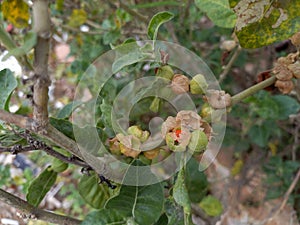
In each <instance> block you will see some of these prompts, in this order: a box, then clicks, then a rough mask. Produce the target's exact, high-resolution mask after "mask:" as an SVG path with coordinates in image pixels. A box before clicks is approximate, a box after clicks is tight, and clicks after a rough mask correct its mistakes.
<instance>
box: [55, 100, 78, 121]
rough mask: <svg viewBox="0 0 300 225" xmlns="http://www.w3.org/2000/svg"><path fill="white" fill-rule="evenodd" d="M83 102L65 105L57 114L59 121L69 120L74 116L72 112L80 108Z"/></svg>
mask: <svg viewBox="0 0 300 225" xmlns="http://www.w3.org/2000/svg"><path fill="white" fill-rule="evenodd" d="M81 104H82V102H80V101H74V102H70V103H69V104H67V105H65V106H64V107H63V108H62V109H61V110H60V111H59V112H58V114H57V118H58V119H66V118H69V117H70V116H71V114H72V112H73V111H74V110H75V109H76V108H78V107H79V106H80V105H81Z"/></svg>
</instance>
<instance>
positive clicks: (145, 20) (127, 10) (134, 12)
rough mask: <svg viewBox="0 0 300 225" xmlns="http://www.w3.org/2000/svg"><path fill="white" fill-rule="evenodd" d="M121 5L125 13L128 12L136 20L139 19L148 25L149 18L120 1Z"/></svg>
mask: <svg viewBox="0 0 300 225" xmlns="http://www.w3.org/2000/svg"><path fill="white" fill-rule="evenodd" d="M119 5H120V7H121V8H122V9H124V11H126V12H127V13H129V14H130V15H132V16H133V17H134V18H137V19H139V20H141V21H143V22H144V23H148V18H147V17H146V16H143V15H142V14H140V13H138V12H137V11H135V10H133V9H131V8H129V7H128V6H127V5H126V4H124V3H123V2H122V1H119Z"/></svg>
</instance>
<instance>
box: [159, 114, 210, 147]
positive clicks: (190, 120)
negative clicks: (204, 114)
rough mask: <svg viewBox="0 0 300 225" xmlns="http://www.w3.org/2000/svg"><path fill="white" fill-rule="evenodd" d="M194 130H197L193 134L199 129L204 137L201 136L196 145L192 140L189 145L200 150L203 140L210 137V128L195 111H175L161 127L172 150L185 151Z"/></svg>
mask: <svg viewBox="0 0 300 225" xmlns="http://www.w3.org/2000/svg"><path fill="white" fill-rule="evenodd" d="M195 131H197V132H196V133H195V135H196V134H197V133H198V131H201V132H202V133H203V134H204V136H205V138H201V143H200V144H199V145H198V146H197V144H195V143H194V142H193V144H191V146H192V145H195V146H196V147H197V148H198V149H200V147H201V150H202V149H203V146H204V145H205V140H206V139H207V140H209V139H210V135H211V133H212V129H211V127H210V125H209V124H208V123H207V122H205V121H204V120H202V118H201V117H200V116H199V115H198V114H197V113H196V112H194V111H191V110H182V111H180V112H178V113H177V116H176V117H172V116H169V117H168V118H167V119H166V121H165V122H164V123H163V124H162V129H161V132H162V136H163V138H164V139H165V140H166V143H167V146H168V147H169V148H170V150H172V151H185V150H186V149H187V146H188V145H189V144H190V143H191V137H192V135H193V132H195ZM202 133H201V135H202ZM194 140H195V137H194ZM206 144H207V143H206ZM205 146H206V145H205Z"/></svg>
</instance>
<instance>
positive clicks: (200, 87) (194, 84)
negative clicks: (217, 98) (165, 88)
mask: <svg viewBox="0 0 300 225" xmlns="http://www.w3.org/2000/svg"><path fill="white" fill-rule="evenodd" d="M207 87H208V84H207V82H206V80H205V77H204V76H203V75H202V74H197V75H195V76H194V77H193V79H192V80H191V81H190V91H191V93H192V94H205V92H206V90H207Z"/></svg>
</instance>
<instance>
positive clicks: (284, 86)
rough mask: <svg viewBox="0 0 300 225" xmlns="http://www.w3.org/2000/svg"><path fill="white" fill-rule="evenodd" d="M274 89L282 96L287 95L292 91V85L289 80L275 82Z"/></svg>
mask: <svg viewBox="0 0 300 225" xmlns="http://www.w3.org/2000/svg"><path fill="white" fill-rule="evenodd" d="M275 87H277V88H278V89H279V91H280V92H281V93H282V94H288V93H290V92H291V91H292V90H293V89H294V83H293V81H291V80H287V81H282V80H277V81H276V82H275Z"/></svg>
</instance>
